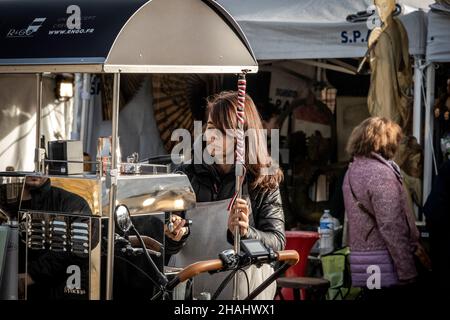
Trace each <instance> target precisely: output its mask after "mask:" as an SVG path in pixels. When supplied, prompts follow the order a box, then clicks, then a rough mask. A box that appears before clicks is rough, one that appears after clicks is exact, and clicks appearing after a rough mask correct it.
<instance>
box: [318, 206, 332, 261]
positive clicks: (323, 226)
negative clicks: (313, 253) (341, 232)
mask: <svg viewBox="0 0 450 320" xmlns="http://www.w3.org/2000/svg"><path fill="white" fill-rule="evenodd" d="M319 234H320V254H322V255H323V254H327V253H331V252H333V250H334V221H333V217H332V216H331V214H330V210H324V212H323V215H322V217H321V218H320V227H319Z"/></svg>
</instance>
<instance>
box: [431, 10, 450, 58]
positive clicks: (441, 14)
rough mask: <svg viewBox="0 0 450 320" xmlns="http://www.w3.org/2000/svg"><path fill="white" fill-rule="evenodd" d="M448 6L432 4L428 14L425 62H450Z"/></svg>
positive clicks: (449, 15)
mask: <svg viewBox="0 0 450 320" xmlns="http://www.w3.org/2000/svg"><path fill="white" fill-rule="evenodd" d="M449 30H450V5H445V4H437V3H435V4H433V5H431V10H430V12H429V13H428V39H427V60H428V61H432V62H450V32H449Z"/></svg>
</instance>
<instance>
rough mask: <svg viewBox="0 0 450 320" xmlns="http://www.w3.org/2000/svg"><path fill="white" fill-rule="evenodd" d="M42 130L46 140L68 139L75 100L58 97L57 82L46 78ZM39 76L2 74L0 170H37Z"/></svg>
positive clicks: (0, 88)
mask: <svg viewBox="0 0 450 320" xmlns="http://www.w3.org/2000/svg"><path fill="white" fill-rule="evenodd" d="M42 98H43V107H42V118H41V119H42V120H41V125H42V127H41V129H42V131H41V132H42V134H43V135H45V138H46V141H49V140H57V139H68V138H69V136H70V131H71V126H70V123H72V101H71V100H69V101H68V102H60V101H58V100H55V81H54V79H51V78H47V77H44V81H43V95H42ZM35 139H36V76H35V75H32V74H28V75H0V171H4V170H5V169H6V167H7V166H13V167H14V168H15V169H16V170H27V171H30V170H34V146H35Z"/></svg>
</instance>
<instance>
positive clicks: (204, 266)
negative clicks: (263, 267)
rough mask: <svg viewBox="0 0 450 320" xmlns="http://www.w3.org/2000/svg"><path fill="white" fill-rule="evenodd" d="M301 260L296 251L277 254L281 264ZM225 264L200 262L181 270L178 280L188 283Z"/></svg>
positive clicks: (215, 260)
mask: <svg viewBox="0 0 450 320" xmlns="http://www.w3.org/2000/svg"><path fill="white" fill-rule="evenodd" d="M298 260H299V255H298V252H297V251H295V250H284V251H278V252H277V253H276V260H275V261H279V262H286V263H287V264H289V265H291V266H293V265H295V264H297V262H298ZM223 267H224V266H223V263H222V260H220V259H214V260H206V261H199V262H196V263H193V264H191V265H189V266H187V267H186V268H184V269H183V270H181V271H180V272H179V273H178V275H177V278H178V280H179V281H180V282H183V281H186V280H188V279H190V278H193V277H195V276H197V275H199V274H200V273H204V272H213V271H220V270H222V269H223Z"/></svg>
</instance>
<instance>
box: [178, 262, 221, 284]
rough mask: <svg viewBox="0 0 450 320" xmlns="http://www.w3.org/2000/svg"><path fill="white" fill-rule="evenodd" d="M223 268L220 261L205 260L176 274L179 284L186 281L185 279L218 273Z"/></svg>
mask: <svg viewBox="0 0 450 320" xmlns="http://www.w3.org/2000/svg"><path fill="white" fill-rule="evenodd" d="M222 268H223V263H222V260H220V259H215V260H207V261H200V262H196V263H193V264H191V265H189V266H187V267H186V268H184V269H183V270H182V271H180V273H178V275H177V276H178V279H180V282H183V281H186V280H187V279H190V278H193V277H195V276H196V275H199V274H200V273H203V272H209V271H218V270H220V269H222Z"/></svg>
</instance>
